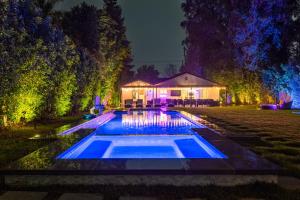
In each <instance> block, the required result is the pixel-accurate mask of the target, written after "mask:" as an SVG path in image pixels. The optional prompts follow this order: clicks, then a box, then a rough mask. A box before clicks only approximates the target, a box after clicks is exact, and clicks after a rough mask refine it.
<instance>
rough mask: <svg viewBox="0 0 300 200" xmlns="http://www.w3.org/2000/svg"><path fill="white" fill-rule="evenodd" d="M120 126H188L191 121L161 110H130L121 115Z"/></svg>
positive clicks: (190, 124)
mask: <svg viewBox="0 0 300 200" xmlns="http://www.w3.org/2000/svg"><path fill="white" fill-rule="evenodd" d="M122 126H126V127H130V128H134V127H154V126H155V127H156V126H157V127H188V126H192V123H191V122H189V121H188V120H186V119H184V118H182V117H180V116H178V115H176V114H170V113H168V114H166V113H163V112H149V111H148V112H131V113H128V114H123V115H122Z"/></svg>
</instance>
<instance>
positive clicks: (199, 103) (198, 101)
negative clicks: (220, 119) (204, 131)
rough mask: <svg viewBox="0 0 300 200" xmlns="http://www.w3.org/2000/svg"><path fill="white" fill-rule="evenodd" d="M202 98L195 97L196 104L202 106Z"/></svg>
mask: <svg viewBox="0 0 300 200" xmlns="http://www.w3.org/2000/svg"><path fill="white" fill-rule="evenodd" d="M203 103H204V102H203V99H196V106H197V107H198V106H203Z"/></svg>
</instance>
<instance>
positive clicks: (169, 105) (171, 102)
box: [166, 99, 174, 107]
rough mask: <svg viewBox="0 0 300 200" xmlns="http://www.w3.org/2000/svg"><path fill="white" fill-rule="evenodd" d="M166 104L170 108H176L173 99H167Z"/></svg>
mask: <svg viewBox="0 0 300 200" xmlns="http://www.w3.org/2000/svg"><path fill="white" fill-rule="evenodd" d="M166 102H167V106H168V107H174V103H173V100H172V99H166Z"/></svg>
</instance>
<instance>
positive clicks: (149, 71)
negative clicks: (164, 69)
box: [135, 65, 159, 83]
mask: <svg viewBox="0 0 300 200" xmlns="http://www.w3.org/2000/svg"><path fill="white" fill-rule="evenodd" d="M158 76H159V71H158V70H157V69H155V66H154V65H142V66H141V67H139V68H138V69H137V72H136V75H135V79H138V80H143V81H146V82H149V83H152V82H155V81H157V80H158Z"/></svg>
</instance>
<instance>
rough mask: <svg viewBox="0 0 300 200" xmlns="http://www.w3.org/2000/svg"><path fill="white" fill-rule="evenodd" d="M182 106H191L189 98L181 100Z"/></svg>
mask: <svg viewBox="0 0 300 200" xmlns="http://www.w3.org/2000/svg"><path fill="white" fill-rule="evenodd" d="M183 106H184V107H186V106H191V100H190V99H184V101H183Z"/></svg>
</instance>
